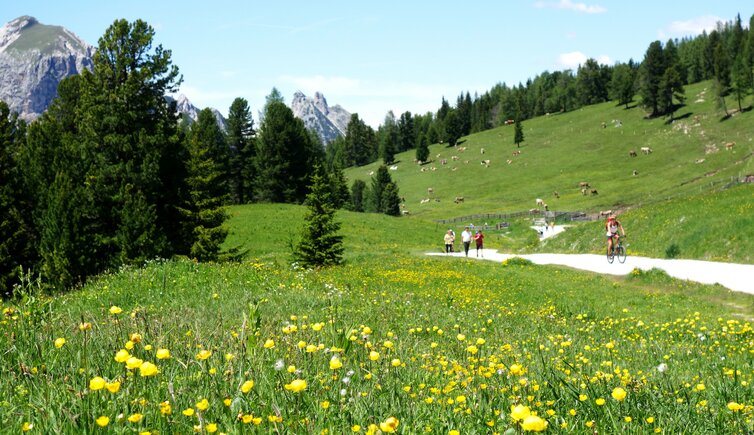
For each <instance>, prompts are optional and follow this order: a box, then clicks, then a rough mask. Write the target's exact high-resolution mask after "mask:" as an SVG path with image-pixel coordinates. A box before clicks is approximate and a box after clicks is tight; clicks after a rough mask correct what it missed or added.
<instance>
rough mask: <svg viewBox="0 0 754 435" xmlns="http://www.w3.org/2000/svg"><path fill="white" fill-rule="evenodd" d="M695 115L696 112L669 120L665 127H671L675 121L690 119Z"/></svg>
mask: <svg viewBox="0 0 754 435" xmlns="http://www.w3.org/2000/svg"><path fill="white" fill-rule="evenodd" d="M693 114H694V112H686V113H684V114H683V115H679V116H674V117H673V118H671V119H668V120H667V121H665V125H670V124H672V123H673V122H675V121H680V120H682V119H686V118H690V117H691V115H693Z"/></svg>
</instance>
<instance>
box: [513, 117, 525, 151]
mask: <svg viewBox="0 0 754 435" xmlns="http://www.w3.org/2000/svg"><path fill="white" fill-rule="evenodd" d="M523 141H524V126H523V123H522V122H521V120H520V119H517V120H516V129H515V133H514V134H513V143H515V144H516V148H521V142H523Z"/></svg>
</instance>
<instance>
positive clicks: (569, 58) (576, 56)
mask: <svg viewBox="0 0 754 435" xmlns="http://www.w3.org/2000/svg"><path fill="white" fill-rule="evenodd" d="M586 60H587V57H586V54H584V53H582V52H580V51H572V52H570V53H562V54H561V55H559V56H558V67H560V68H564V69H576V68H578V67H579V65H583V64H584V62H586Z"/></svg>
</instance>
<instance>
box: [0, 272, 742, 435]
mask: <svg viewBox="0 0 754 435" xmlns="http://www.w3.org/2000/svg"><path fill="white" fill-rule="evenodd" d="M379 260H380V261H375V262H374V263H373V264H370V265H367V266H364V265H363V264H351V265H346V266H343V267H340V268H335V269H329V270H325V271H321V272H313V271H304V270H296V269H287V268H280V267H278V266H274V265H272V264H262V263H244V264H230V265H198V264H194V263H190V262H154V263H152V264H149V265H147V266H146V267H144V268H142V269H133V270H123V271H121V272H119V273H117V274H113V275H107V276H104V277H101V278H99V279H97V280H95V281H94V282H92V283H90V284H88V285H87V286H85V287H84V288H83V289H81V290H78V291H75V292H72V293H70V294H68V295H64V296H60V297H57V298H54V299H48V298H44V297H41V296H36V295H34V294H33V293H31V292H29V293H28V294H27V295H26V297H25V298H24V299H22V300H19V301H17V302H14V303H7V302H6V303H4V304H3V306H2V311H3V316H2V320H1V321H0V322H1V323H0V349H2V352H3V357H2V359H0V372H2V382H1V383H0V397H2V399H0V400H1V401H0V427H2V428H3V430H4V431H7V432H9V433H14V432H20V431H25V432H28V433H40V434H48V433H94V434H96V433H140V434H149V433H193V432H197V433H218V434H219V433H276V434H277V433H297V434H298V433H315V434H325V433H330V434H341V433H369V434H376V433H438V434H472V433H501V434H502V433H508V434H513V433H523V432H541V431H544V432H551V433H558V432H561V433H751V432H752V431H753V430H754V424H753V422H752V413H753V412H754V390H752V386H751V383H752V382H753V381H752V375H754V368H753V367H752V360H753V357H754V334H753V333H752V328H751V318H750V317H747V316H746V315H745V314H747V313H748V314H750V313H752V312H754V310H752V307H753V306H754V298H752V297H751V296H748V295H741V294H734V293H731V292H728V291H725V290H724V289H722V288H720V287H709V286H698V285H696V284H692V283H686V282H678V281H673V280H671V279H670V278H668V277H667V276H664V275H663V274H662V273H661V272H657V271H649V272H639V271H636V272H635V273H633V274H631V275H630V276H629V277H628V278H625V279H615V278H606V277H601V276H595V275H592V274H586V273H581V272H576V271H571V270H566V269H558V268H551V267H544V266H536V265H531V264H528V263H527V262H525V261H522V260H519V259H512V260H508V261H507V262H505V263H503V264H499V263H497V264H494V263H489V264H481V263H479V262H471V261H465V260H464V261H457V259H454V260H455V261H447V259H423V258H422V259H419V258H380V259H379ZM31 286H32V285H31V284H30V286H29V287H31ZM742 313H743V314H742Z"/></svg>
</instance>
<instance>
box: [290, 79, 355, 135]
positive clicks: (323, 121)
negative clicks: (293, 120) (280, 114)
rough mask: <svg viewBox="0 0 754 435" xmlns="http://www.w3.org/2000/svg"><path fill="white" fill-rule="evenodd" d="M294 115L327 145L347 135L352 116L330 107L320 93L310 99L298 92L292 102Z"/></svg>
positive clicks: (339, 108) (336, 107)
mask: <svg viewBox="0 0 754 435" xmlns="http://www.w3.org/2000/svg"><path fill="white" fill-rule="evenodd" d="M291 110H292V111H293V114H294V115H295V116H296V117H297V118H299V119H301V120H302V121H304V125H305V126H306V128H308V129H310V130H313V131H314V132H315V133H317V136H319V138H320V140H322V143H323V144H325V145H327V144H328V143H330V142H332V141H334V140H335V139H336V138H337V137H338V136H344V135H345V134H346V128H347V127H348V122H349V120H350V119H351V114H350V113H348V112H347V111H345V110H344V109H343V108H342V107H340V106H335V107H332V108H331V107H329V106H328V105H327V99H325V96H324V95H323V94H322V93H320V92H315V93H314V97H313V98H309V97H307V96H306V95H304V93H303V92H301V91H296V92H295V93H294V94H293V100H291Z"/></svg>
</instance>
